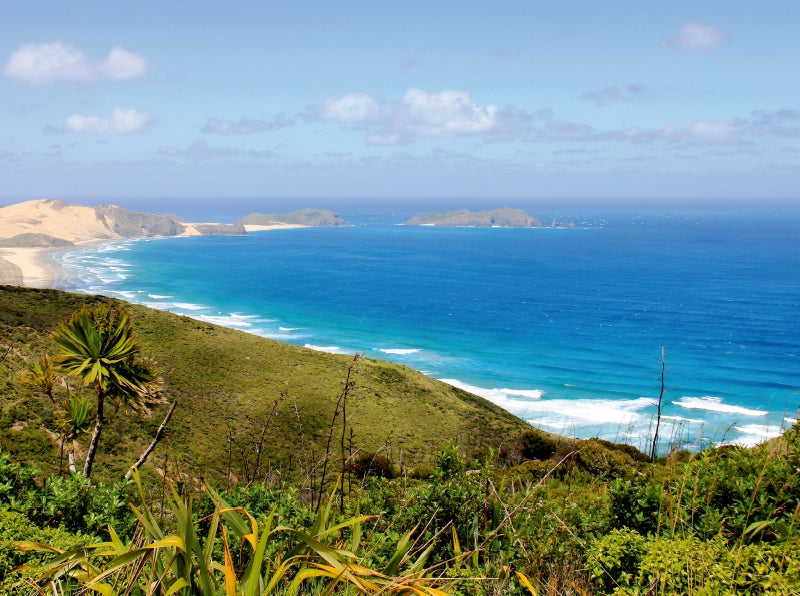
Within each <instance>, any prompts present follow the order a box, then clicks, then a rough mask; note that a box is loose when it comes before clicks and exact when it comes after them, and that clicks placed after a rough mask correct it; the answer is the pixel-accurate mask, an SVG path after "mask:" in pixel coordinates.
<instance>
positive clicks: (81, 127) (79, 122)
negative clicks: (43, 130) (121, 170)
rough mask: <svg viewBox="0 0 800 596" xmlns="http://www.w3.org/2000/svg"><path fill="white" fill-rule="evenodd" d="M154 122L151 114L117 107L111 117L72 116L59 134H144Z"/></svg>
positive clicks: (65, 121)
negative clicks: (151, 122)
mask: <svg viewBox="0 0 800 596" xmlns="http://www.w3.org/2000/svg"><path fill="white" fill-rule="evenodd" d="M151 120H152V116H151V115H150V112H142V111H139V110H133V109H126V108H120V107H116V108H114V110H113V111H112V112H111V115H110V116H107V117H101V116H85V115H83V114H72V115H71V116H68V117H67V118H66V120H64V126H63V127H62V128H61V129H50V130H58V131H59V132H72V133H77V134H91V135H126V134H132V133H137V132H142V131H143V130H144V129H145V128H147V126H148V124H150V121H151Z"/></svg>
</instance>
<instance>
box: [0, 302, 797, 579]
mask: <svg viewBox="0 0 800 596" xmlns="http://www.w3.org/2000/svg"><path fill="white" fill-rule="evenodd" d="M0 302H1V303H2V306H4V308H3V309H1V310H0V338H2V341H0V367H2V369H1V370H0V372H2V374H3V380H4V383H5V385H4V388H3V390H2V408H3V418H2V424H0V441H2V446H3V447H2V450H0V595H3V594H19V593H24V594H78V593H88V592H95V593H100V594H104V595H110V594H163V595H167V594H187V595H188V594H201V595H211V594H226V595H228V594H231V595H238V594H242V595H244V594H248V595H249V594H289V593H300V594H323V593H326V594H328V593H344V594H358V593H364V594H373V593H386V594H430V595H435V594H442V593H448V594H796V593H799V592H800V537H798V515H800V451H798V449H799V448H800V427H798V425H795V426H794V427H793V428H791V429H789V430H787V431H786V432H785V433H784V435H783V436H782V437H780V438H779V439H775V440H772V441H769V442H767V443H764V444H762V445H759V446H757V447H754V448H749V449H748V448H743V447H733V446H727V447H718V448H714V449H708V450H705V451H703V452H700V453H695V454H691V453H689V452H687V451H681V450H680V449H678V448H676V449H675V450H673V452H671V453H670V454H669V456H668V457H666V458H663V459H660V460H657V461H652V460H651V458H650V457H647V456H645V455H644V454H642V453H640V452H639V451H637V450H636V449H634V448H632V447H630V446H627V445H616V444H612V443H609V442H607V441H602V440H598V439H591V440H585V441H574V440H567V439H565V438H563V437H557V436H554V435H550V434H547V433H543V432H541V431H538V430H536V429H533V428H531V427H530V426H527V425H525V424H523V423H521V421H518V420H516V419H514V418H513V417H511V416H509V415H507V414H504V413H503V412H502V411H498V410H497V409H496V408H493V407H491V406H490V405H488V404H486V403H485V402H483V401H482V400H480V399H479V398H476V397H474V396H469V395H468V394H464V393H463V392H458V391H456V390H453V389H450V388H447V387H446V386H442V385H441V384H437V383H435V382H433V381H430V380H429V379H428V380H426V379H425V378H424V377H422V376H421V375H415V374H414V373H413V371H408V370H407V369H404V368H403V367H397V366H394V365H389V364H386V363H375V362H369V361H365V360H363V359H361V358H360V357H358V356H356V357H355V358H351V359H347V358H338V357H333V356H330V355H326V354H317V353H311V352H308V351H306V350H302V349H300V348H293V347H291V346H284V345H283V344H276V343H274V342H266V341H264V340H260V339H259V338H252V339H250V338H249V336H245V335H243V334H237V333H235V332H227V331H225V330H220V329H219V328H215V327H211V326H207V325H205V324H203V323H199V322H197V321H191V320H188V319H185V318H181V317H175V316H173V315H168V314H167V313H155V312H153V311H148V310H147V309H140V308H137V307H133V306H130V305H128V306H125V308H124V309H122V308H121V307H122V306H123V305H121V304H120V303H118V302H115V301H109V300H106V299H100V298H96V297H77V296H72V295H69V294H63V293H59V292H49V291H28V290H20V289H14V288H0ZM129 312H130V315H129V314H128V313H129ZM134 327H135V330H136V333H135V332H134ZM204 338H205V339H204ZM195 341H196V343H194V342H195ZM51 351H52V353H51ZM204 353H205V356H204ZM147 356H156V359H157V360H158V364H157V365H156V363H155V362H153V361H152V360H150V359H149V358H147ZM212 356H213V357H212ZM274 360H278V362H274ZM200 363H202V364H203V366H198V364H200ZM217 367H218V368H217ZM265 371H269V373H267V374H265ZM292 371H294V373H292ZM217 373H219V374H217ZM279 373H280V374H281V375H286V376H281V377H280V379H279V380H280V382H279V383H277V384H276V383H275V380H274V379H271V378H270V377H271V375H276V376H277V375H278V374H279ZM309 373H310V374H309ZM159 375H160V376H159ZM259 384H261V385H263V386H264V387H269V388H270V390H279V394H278V396H277V397H276V398H275V399H273V400H271V401H270V400H264V399H263V398H262V399H261V400H258V399H256V398H255V397H254V395H253V393H251V391H256V390H257V387H258V386H259ZM190 388H191V389H190ZM194 389H200V390H201V391H202V392H204V393H202V395H203V398H198V397H194V396H195V395H197V394H196V393H195V391H194ZM201 391H198V392H197V393H201ZM292 396H295V397H294V402H293V403H292V404H291V406H292V407H290V408H287V403H289V402H291V401H292ZM300 396H302V397H300ZM431 396H435V397H436V399H437V400H441V401H437V405H439V406H441V405H442V404H444V405H445V406H446V407H447V408H451V409H453V410H454V411H455V415H451V414H449V413H448V411H445V410H441V409H438V410H437V409H435V408H434V409H431V407H430V406H431V403H430V398H431ZM248 400H249V401H248ZM186 402H188V403H189V405H190V408H191V411H190V412H188V413H184V414H183V415H182V416H180V417H179V412H180V410H181V407H180V406H181V404H184V403H186ZM175 404H177V407H175ZM375 404H377V405H375ZM112 406H113V410H114V411H113V412H108V413H107V414H106V415H103V409H104V407H105V408H109V407H112ZM150 408H153V410H152V411H153V415H150V417H148V411H149V409H150ZM167 408H169V410H168V412H165V410H167ZM237 408H242V409H243V410H244V413H239V414H240V415H239V416H238V417H237V415H236V414H237ZM257 408H260V409H257ZM393 408H396V409H393ZM128 409H133V410H134V411H132V412H130V413H125V412H126V410H128ZM287 409H288V410H289V411H290V412H291V413H292V414H293V416H289V417H288V418H289V420H286V419H282V418H281V414H282V413H283V412H285V411H286V410H287ZM173 410H174V412H175V418H174V419H173V420H170V415H171V414H172V412H173ZM406 411H408V416H409V418H410V420H408V421H406V422H405V424H406V426H402V424H403V422H402V417H403V415H404V413H405V412H406ZM162 415H163V416H162ZM206 415H207V416H208V417H209V418H210V420H204V419H203V418H204V416H206ZM425 416H427V417H428V418H432V420H424V418H425ZM220 420H224V421H225V422H226V424H225V425H224V426H223V425H220V424H219V421H220ZM381 420H383V421H386V420H389V421H391V422H390V423H391V424H394V425H395V426H394V427H393V432H395V433H398V434H400V433H403V435H402V436H403V440H399V439H398V440H397V442H396V443H394V442H393V441H389V440H386V439H385V438H383V439H381V437H380V436H379V434H378V433H377V432H376V430H377V429H376V428H374V426H375V425H380V422H379V421H381ZM481 421H484V424H481ZM176 422H177V424H175V423H176ZM159 423H160V424H159ZM215 424H216V426H218V427H222V428H221V429H220V428H217V429H214V428H213V427H214V425H215ZM282 425H283V426H282ZM437 425H438V426H437ZM157 426H158V427H159V428H158V429H156V427H157ZM165 427H166V428H167V429H168V430H167V431H166V433H164V428H165ZM378 428H382V426H379V427H378ZM100 430H102V432H103V440H102V441H100V440H99V437H100ZM202 433H208V434H210V435H212V436H205V435H204V434H202ZM292 433H294V434H292ZM426 433H427V434H426ZM90 437H91V438H90ZM162 437H163V439H161V438H162ZM159 439H161V441H160V442H159ZM87 444H88V445H87ZM92 445H94V447H92ZM148 445H149V448H152V447H156V445H157V448H156V449H155V451H154V452H153V456H152V457H151V458H150V459H149V460H147V459H146V458H145V457H142V458H139V461H138V462H137V464H136V465H135V466H134V469H133V470H131V472H130V474H129V478H125V477H124V476H123V475H124V474H125V471H126V470H127V469H128V468H129V467H130V466H131V464H133V463H134V461H136V458H137V457H138V456H139V455H140V453H142V450H143V449H144V447H146V446H148ZM198 445H199V446H198ZM87 447H88V448H87ZM401 447H402V448H401ZM149 448H148V449H144V452H145V453H148V452H149V451H148V450H149ZM184 448H185V449H186V451H185V452H184V451H183V449H184ZM426 450H427V455H426ZM65 452H67V454H68V456H67V457H66V458H65V457H64V453H65ZM95 458H96V459H95ZM179 458H180V459H179ZM64 459H66V460H67V463H66V464H65V462H64ZM76 460H77V462H76ZM176 460H177V461H176ZM145 461H147V463H144V462H145ZM80 462H83V463H84V465H82V466H81V465H78V464H79V463H80ZM92 462H95V469H96V472H95V473H94V474H92V472H91V470H92V466H91V463H92ZM87 464H88V465H87ZM139 467H141V474H140V473H139V471H137V470H136V469H135V468H139Z"/></svg>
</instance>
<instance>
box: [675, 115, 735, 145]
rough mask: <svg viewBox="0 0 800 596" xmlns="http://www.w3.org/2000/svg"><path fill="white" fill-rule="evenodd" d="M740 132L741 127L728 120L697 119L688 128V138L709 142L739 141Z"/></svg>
mask: <svg viewBox="0 0 800 596" xmlns="http://www.w3.org/2000/svg"><path fill="white" fill-rule="evenodd" d="M739 134H740V131H739V128H738V127H737V126H736V125H735V124H733V123H732V122H728V121H727V120H696V121H695V122H692V123H691V124H690V125H689V126H688V128H687V129H686V137H687V138H688V139H690V140H695V141H702V142H708V143H730V142H733V141H737V140H738V138H739Z"/></svg>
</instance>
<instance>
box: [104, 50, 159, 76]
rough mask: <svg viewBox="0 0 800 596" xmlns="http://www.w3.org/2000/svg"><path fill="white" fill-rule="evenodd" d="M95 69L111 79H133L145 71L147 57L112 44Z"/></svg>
mask: <svg viewBox="0 0 800 596" xmlns="http://www.w3.org/2000/svg"><path fill="white" fill-rule="evenodd" d="M97 70H98V73H101V74H102V75H104V76H105V78H107V79H110V80H112V81H122V80H125V79H135V78H137V77H141V76H143V75H144V73H145V72H146V71H147V59H146V58H145V57H144V56H142V55H141V54H135V53H133V52H129V51H127V50H124V49H122V48H121V47H119V46H114V47H113V48H112V49H111V52H109V54H108V56H107V57H106V59H105V60H103V61H102V62H101V63H100V64H99V65H98V69H97Z"/></svg>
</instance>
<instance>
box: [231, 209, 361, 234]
mask: <svg viewBox="0 0 800 596" xmlns="http://www.w3.org/2000/svg"><path fill="white" fill-rule="evenodd" d="M236 223H238V224H241V225H243V226H244V227H245V229H246V230H247V231H251V232H252V231H258V230H263V229H267V228H275V227H341V226H346V225H347V222H346V221H345V220H344V219H342V218H341V217H340V216H339V215H337V214H336V213H334V212H333V211H324V210H322V211H321V210H318V209H298V210H297V211H292V212H291V213H283V214H276V213H251V214H250V215H247V216H245V217H242V218H240V219H238V220H237V221H236Z"/></svg>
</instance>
